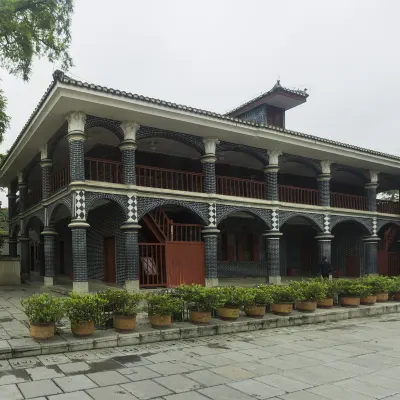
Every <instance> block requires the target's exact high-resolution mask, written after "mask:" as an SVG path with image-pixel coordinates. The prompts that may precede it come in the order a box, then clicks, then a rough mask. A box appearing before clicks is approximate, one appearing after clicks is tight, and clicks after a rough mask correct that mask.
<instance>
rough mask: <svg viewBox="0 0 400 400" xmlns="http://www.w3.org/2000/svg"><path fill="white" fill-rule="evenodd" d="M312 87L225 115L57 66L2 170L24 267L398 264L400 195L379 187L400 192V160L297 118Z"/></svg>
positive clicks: (122, 274)
mask: <svg viewBox="0 0 400 400" xmlns="http://www.w3.org/2000/svg"><path fill="white" fill-rule="evenodd" d="M307 96H308V95H307V93H306V92H305V91H299V90H290V89H287V88H284V87H282V86H281V85H280V83H279V81H278V82H277V84H276V85H275V86H274V87H273V88H272V89H271V90H270V91H268V92H266V93H264V94H262V95H260V96H259V97H257V98H255V99H253V100H250V101H248V102H247V103H245V104H243V105H242V106H240V107H238V108H236V109H235V110H233V111H231V112H229V113H227V114H225V115H221V114H216V113H213V112H209V111H204V110H199V109H195V108H191V107H188V106H182V105H178V104H174V103H169V102H167V101H163V100H157V99H152V98H148V97H144V96H140V95H136V94H131V93H128V92H124V91H121V90H115V89H109V88H106V87H103V86H99V85H95V84H91V83H84V82H79V81H76V80H74V79H71V78H70V77H68V76H66V75H64V73H62V72H61V71H56V72H55V73H54V75H53V81H52V82H51V84H50V86H49V88H48V89H47V91H46V93H45V94H44V95H43V97H42V99H41V100H40V102H39V104H38V106H37V108H36V109H35V110H34V111H33V113H32V115H31V117H30V119H29V121H28V122H27V123H26V125H25V127H24V128H23V130H22V132H21V133H20V134H19V135H18V137H17V138H16V140H15V143H14V144H13V146H12V147H11V149H10V151H9V153H8V154H7V156H6V157H5V159H4V160H3V162H2V165H1V169H0V185H1V186H7V187H8V191H9V193H8V199H9V228H10V232H9V248H10V255H16V254H17V252H18V251H20V256H21V270H22V278H23V279H24V280H26V279H29V277H30V274H31V272H33V271H35V272H36V273H38V272H40V273H41V274H42V275H43V276H44V283H45V284H46V285H52V284H53V282H54V278H55V277H57V276H58V275H66V276H70V277H71V279H73V287H74V290H76V291H87V290H88V282H89V280H101V281H104V282H110V283H117V284H120V285H125V286H126V287H127V288H129V289H132V290H136V289H138V288H139V287H140V288H151V287H169V286H175V285H178V284H179V283H201V284H206V285H209V286H210V285H217V284H218V283H221V282H223V281H224V280H225V281H226V280H233V279H234V278H240V279H243V278H254V281H257V280H258V281H265V280H266V279H267V280H268V281H269V282H279V281H280V280H281V277H282V276H313V275H315V273H316V265H317V264H318V262H319V261H320V260H321V259H322V257H324V256H326V257H328V258H329V259H330V260H331V262H332V265H333V268H334V270H335V275H336V276H359V275H360V274H364V273H372V274H374V273H378V272H379V273H384V274H390V275H393V274H398V273H399V266H400V263H399V260H400V258H399V253H398V252H397V250H398V243H397V240H398V233H397V232H398V227H399V226H400V207H399V203H398V202H390V201H382V200H377V193H378V192H382V191H387V190H394V189H396V190H397V189H398V188H400V157H396V156H392V155H388V154H383V153H379V152H376V151H372V150H366V149H363V148H359V147H355V146H350V145H346V144H343V143H338V142H335V141H332V140H327V139H322V138H318V137H314V136H311V135H307V134H303V133H299V132H294V131H291V130H287V129H286V128H285V114H286V112H287V111H288V110H290V109H291V108H293V107H296V106H299V105H301V104H303V103H305V102H306V99H307ZM333 123H334V122H333ZM377 135H378V132H377ZM377 137H378V136H377ZM33 232H34V233H35V234H34V235H33V234H32V233H33ZM32 238H37V240H33V239H32ZM17 243H19V245H18V246H17ZM18 249H19V250H18Z"/></svg>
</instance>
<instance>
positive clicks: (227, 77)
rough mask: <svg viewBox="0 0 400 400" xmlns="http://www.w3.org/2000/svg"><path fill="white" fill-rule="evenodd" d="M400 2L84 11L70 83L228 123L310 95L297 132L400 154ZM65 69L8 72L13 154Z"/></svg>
mask: <svg viewBox="0 0 400 400" xmlns="http://www.w3.org/2000/svg"><path fill="white" fill-rule="evenodd" d="M399 12H400V2H398V1H396V0H385V1H382V0H362V1H361V0H359V1H355V0H354V1H350V0H335V1H328V0H326V1H321V0H302V1H299V0H287V1H283V0H282V1H275V0H274V1H270V0H246V1H244V0H240V1H239V0H202V1H187V0H186V1H185V0H168V1H165V0H146V1H143V0H113V1H110V0H75V12H74V15H73V23H72V38H73V43H72V48H71V55H72V57H73V60H74V63H75V67H74V68H73V69H71V71H70V76H72V77H74V78H76V79H81V80H85V81H87V82H94V83H98V84H101V85H103V86H108V87H112V88H115V89H121V90H125V91H130V92H133V93H138V94H143V95H147V96H150V97H156V98H160V99H163V100H168V101H172V102H176V103H180V104H186V105H190V106H194V107H197V108H203V109H207V110H211V111H215V112H220V113H224V112H226V111H228V110H230V109H232V108H234V107H235V106H237V105H239V104H241V103H243V102H245V101H247V100H249V99H251V98H253V97H255V96H257V95H259V94H260V93H262V92H265V91H267V90H269V89H270V88H271V87H272V86H273V85H274V84H275V82H276V80H277V79H278V78H280V79H281V84H282V85H283V86H288V87H294V88H308V90H309V94H310V96H309V98H308V100H307V103H306V104H304V105H301V106H299V107H297V108H295V109H293V110H289V111H288V113H287V115H286V127H287V128H289V129H293V130H297V131H300V132H305V133H308V134H312V135H316V136H322V137H326V138H330V139H333V140H338V141H342V142H347V143H351V144H355V145H359V146H363V147H367V148H371V149H375V150H380V151H383V152H388V153H392V154H397V155H400V141H399V140H398V129H399V128H398V127H399V125H400V112H399V106H400V79H399V71H400V55H399V42H398V41H399V37H400V24H399V22H398V18H399ZM56 67H57V66H56V65H51V64H49V63H48V62H46V61H43V60H39V61H37V62H36V63H35V65H34V68H33V71H34V73H33V75H32V78H31V80H30V82H29V83H23V82H22V81H20V80H18V79H16V78H14V77H11V76H8V75H7V74H4V73H2V74H1V77H2V82H1V85H2V87H3V88H4V90H5V94H6V95H7V96H8V101H9V103H8V113H9V114H10V115H11V117H12V122H11V129H10V130H9V131H8V132H7V133H6V135H5V140H4V143H3V145H2V150H3V151H4V150H6V149H8V148H9V147H10V146H11V144H12V143H13V141H14V139H15V137H16V136H17V135H18V133H19V132H20V131H21V129H22V127H23V125H24V124H25V122H26V121H27V119H28V117H29V115H30V114H31V113H32V111H33V109H34V107H35V106H36V104H37V103H38V101H39V99H40V97H41V96H42V94H43V92H44V91H45V89H46V88H47V86H48V85H49V83H50V81H51V79H52V77H51V74H52V72H53V70H54V69H56Z"/></svg>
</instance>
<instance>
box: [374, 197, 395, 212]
mask: <svg viewBox="0 0 400 400" xmlns="http://www.w3.org/2000/svg"><path fill="white" fill-rule="evenodd" d="M376 205H377V209H378V212H380V213H384V214H400V203H399V202H398V201H391V200H377V204H376Z"/></svg>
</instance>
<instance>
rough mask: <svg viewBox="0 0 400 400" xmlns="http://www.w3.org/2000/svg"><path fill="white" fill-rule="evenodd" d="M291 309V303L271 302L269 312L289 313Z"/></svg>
mask: <svg viewBox="0 0 400 400" xmlns="http://www.w3.org/2000/svg"><path fill="white" fill-rule="evenodd" d="M292 311H293V304H292V303H280V304H271V312H273V313H274V314H277V315H289V314H291V313H292Z"/></svg>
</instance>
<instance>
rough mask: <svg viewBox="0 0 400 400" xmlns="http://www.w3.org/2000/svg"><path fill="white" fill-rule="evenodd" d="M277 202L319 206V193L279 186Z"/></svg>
mask: <svg viewBox="0 0 400 400" xmlns="http://www.w3.org/2000/svg"><path fill="white" fill-rule="evenodd" d="M279 200H280V201H283V202H286V203H297V204H310V205H313V206H317V205H318V204H319V191H318V190H316V189H307V188H301V187H296V186H286V185H279Z"/></svg>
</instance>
